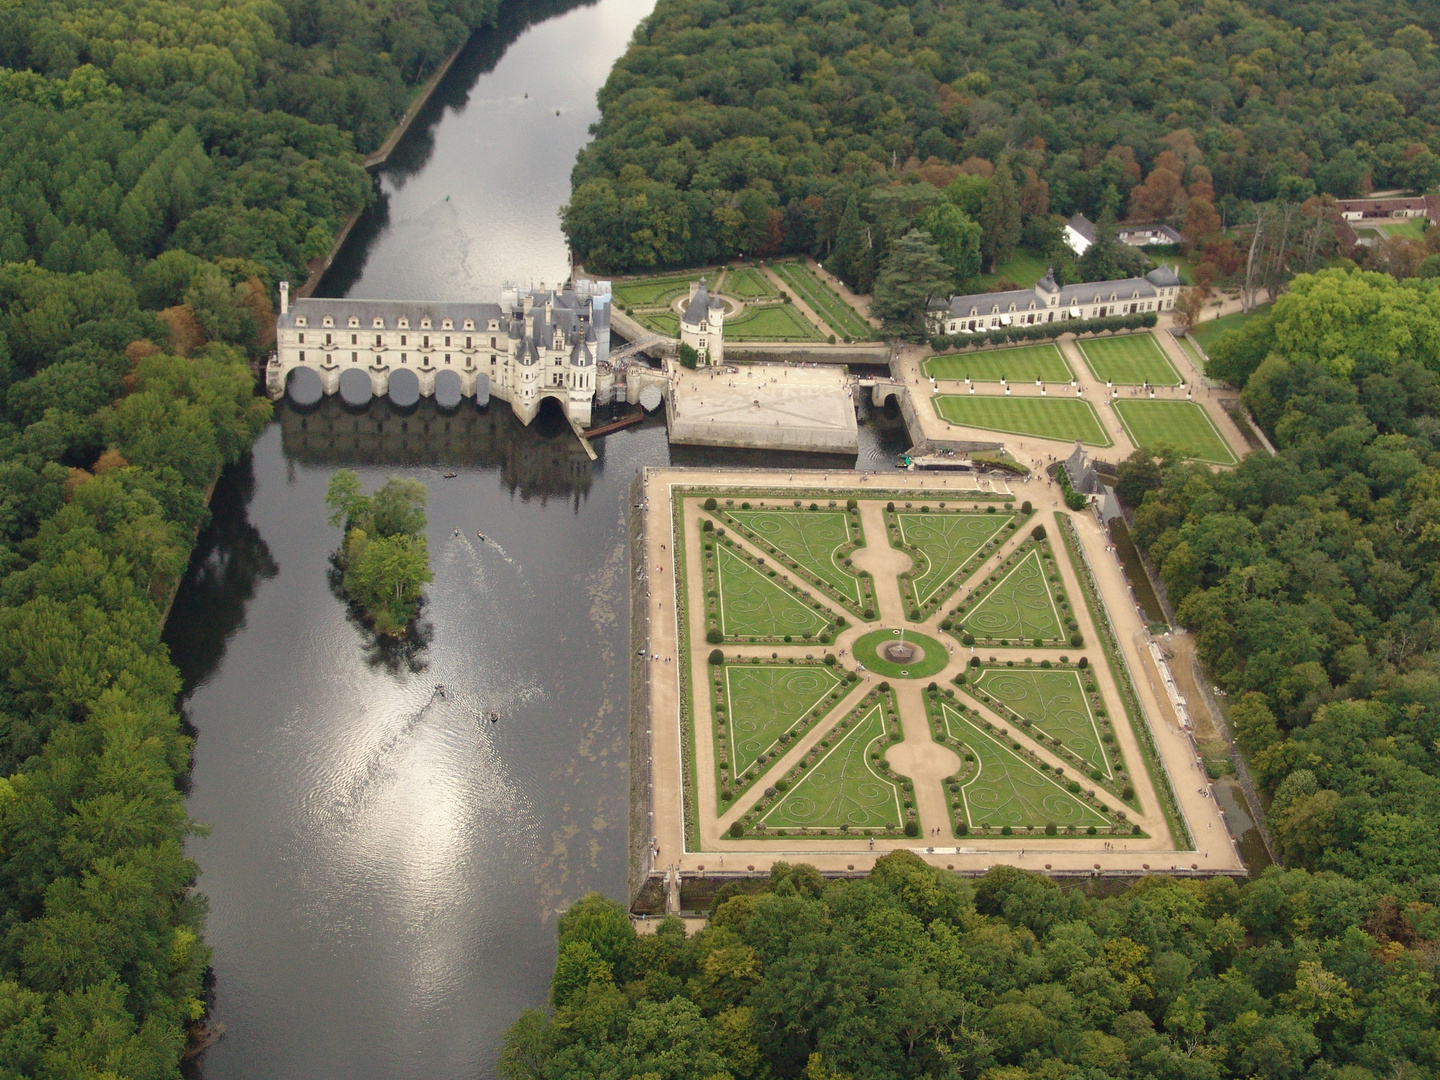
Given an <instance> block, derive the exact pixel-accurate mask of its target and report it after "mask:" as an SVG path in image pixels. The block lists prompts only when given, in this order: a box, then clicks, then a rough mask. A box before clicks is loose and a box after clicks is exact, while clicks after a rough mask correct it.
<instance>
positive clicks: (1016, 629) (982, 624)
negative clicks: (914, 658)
mask: <svg viewBox="0 0 1440 1080" xmlns="http://www.w3.org/2000/svg"><path fill="white" fill-rule="evenodd" d="M1051 565H1054V564H1053V563H1051ZM1065 618H1066V616H1065V614H1064V612H1063V611H1062V610H1061V608H1060V604H1059V601H1058V600H1057V599H1056V596H1055V590H1054V588H1053V587H1052V585H1051V583H1050V576H1049V574H1048V573H1047V572H1046V564H1045V561H1044V559H1043V558H1042V557H1041V548H1040V547H1039V546H1038V545H1037V546H1035V547H1032V548H1031V549H1030V550H1029V551H1028V552H1026V553H1025V554H1024V555H1023V556H1021V558H1020V560H1019V561H1018V562H1017V563H1015V565H1014V566H1012V567H1010V569H1008V570H1003V571H1001V572H1000V580H999V581H997V582H996V583H995V584H994V585H992V586H990V587H989V589H988V591H986V592H985V594H984V597H983V599H981V600H980V602H979V603H978V604H975V605H974V606H973V607H970V608H969V609H968V610H967V611H966V612H965V614H964V615H962V616H961V617H960V620H961V622H962V623H963V625H964V629H965V631H966V632H968V633H970V634H973V635H974V636H975V640H976V641H982V642H986V643H993V642H1001V641H1013V642H1015V643H1016V644H1021V643H1023V644H1030V643H1031V642H1033V641H1034V640H1035V639H1036V638H1039V639H1040V641H1041V643H1043V644H1049V645H1063V644H1065V642H1066V641H1067V640H1068V638H1069V632H1068V631H1067V630H1066V628H1065Z"/></svg>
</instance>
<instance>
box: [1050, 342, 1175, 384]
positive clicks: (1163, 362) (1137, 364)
mask: <svg viewBox="0 0 1440 1080" xmlns="http://www.w3.org/2000/svg"><path fill="white" fill-rule="evenodd" d="M1076 344H1077V345H1078V346H1079V347H1080V355H1081V356H1083V357H1084V358H1085V363H1086V366H1088V367H1089V368H1090V372H1091V374H1093V375H1094V376H1095V378H1097V379H1101V380H1103V381H1105V382H1113V383H1115V384H1116V385H1117V386H1139V385H1141V384H1142V383H1149V384H1150V385H1151V386H1179V385H1180V382H1181V379H1180V373H1179V372H1178V371H1176V370H1175V365H1174V364H1172V363H1170V359H1169V357H1167V356H1166V355H1165V354H1164V353H1163V352H1161V351H1160V346H1159V345H1157V344H1156V343H1155V338H1154V337H1153V336H1152V335H1150V334H1126V335H1125V336H1124V337H1112V338H1095V339H1093V340H1091V341H1077V342H1076Z"/></svg>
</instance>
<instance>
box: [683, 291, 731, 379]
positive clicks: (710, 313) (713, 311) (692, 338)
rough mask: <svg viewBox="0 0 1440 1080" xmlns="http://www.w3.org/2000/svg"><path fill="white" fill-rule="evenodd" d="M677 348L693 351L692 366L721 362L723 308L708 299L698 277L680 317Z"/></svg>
mask: <svg viewBox="0 0 1440 1080" xmlns="http://www.w3.org/2000/svg"><path fill="white" fill-rule="evenodd" d="M680 344H682V345H689V346H690V348H692V349H694V350H695V356H696V361H695V363H696V366H698V367H717V366H719V365H720V364H723V363H724V362H725V305H724V304H723V303H722V302H721V300H720V297H719V296H718V295H712V294H711V292H710V290H709V288H708V287H707V286H706V284H705V279H704V278H703V277H702V278H701V279H700V280H699V281H697V282H692V283H691V285H690V298H689V300H687V301H686V302H685V310H684V311H683V312H681V313H680Z"/></svg>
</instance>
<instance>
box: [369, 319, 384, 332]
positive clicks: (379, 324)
mask: <svg viewBox="0 0 1440 1080" xmlns="http://www.w3.org/2000/svg"><path fill="white" fill-rule="evenodd" d="M370 325H371V326H372V327H374V328H375V329H376V330H384V329H385V320H384V319H375V320H374V321H373V322H371V323H370Z"/></svg>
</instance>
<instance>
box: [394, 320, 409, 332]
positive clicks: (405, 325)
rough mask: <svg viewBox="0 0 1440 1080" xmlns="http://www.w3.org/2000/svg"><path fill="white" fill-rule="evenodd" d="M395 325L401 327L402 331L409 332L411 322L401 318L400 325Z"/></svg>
mask: <svg viewBox="0 0 1440 1080" xmlns="http://www.w3.org/2000/svg"><path fill="white" fill-rule="evenodd" d="M395 325H396V326H398V327H400V329H401V330H409V329H410V320H409V319H406V318H401V320H400V321H399V322H398V323H396V324H395Z"/></svg>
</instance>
